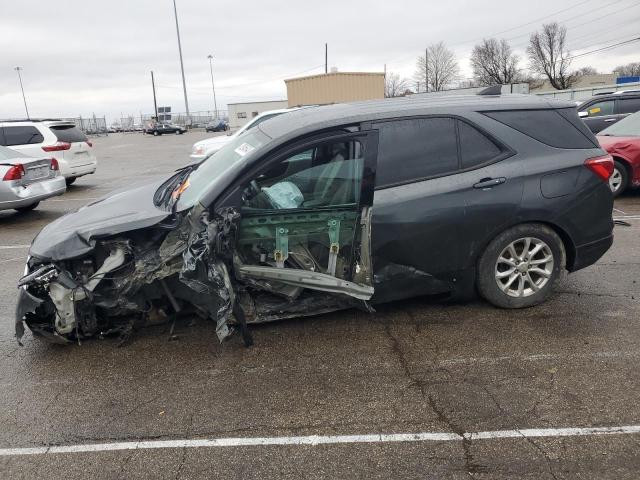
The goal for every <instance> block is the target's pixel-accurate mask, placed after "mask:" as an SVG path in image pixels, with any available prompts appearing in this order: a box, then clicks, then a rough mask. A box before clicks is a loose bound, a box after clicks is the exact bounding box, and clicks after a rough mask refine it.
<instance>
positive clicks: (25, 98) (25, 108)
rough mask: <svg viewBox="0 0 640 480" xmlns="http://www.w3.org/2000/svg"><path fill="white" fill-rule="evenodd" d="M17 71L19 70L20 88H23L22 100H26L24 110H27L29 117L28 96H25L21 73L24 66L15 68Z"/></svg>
mask: <svg viewBox="0 0 640 480" xmlns="http://www.w3.org/2000/svg"><path fill="white" fill-rule="evenodd" d="M14 70H15V71H16V72H18V80H19V81H20V90H22V100H23V101H24V110H25V112H27V118H29V109H28V108H27V97H25V96H24V87H23V86H22V75H20V70H22V67H16V68H14Z"/></svg>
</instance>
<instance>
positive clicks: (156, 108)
mask: <svg viewBox="0 0 640 480" xmlns="http://www.w3.org/2000/svg"><path fill="white" fill-rule="evenodd" d="M151 88H152V89H153V109H154V110H155V112H156V122H157V121H158V102H157V101H156V82H155V81H154V79H153V70H151Z"/></svg>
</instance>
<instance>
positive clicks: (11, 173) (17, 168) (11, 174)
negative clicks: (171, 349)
mask: <svg viewBox="0 0 640 480" xmlns="http://www.w3.org/2000/svg"><path fill="white" fill-rule="evenodd" d="M22 177H24V167H23V166H22V164H21V163H16V164H15V165H12V166H11V168H10V169H9V170H7V173H5V174H4V177H2V180H6V181H10V180H20V179H21V178H22Z"/></svg>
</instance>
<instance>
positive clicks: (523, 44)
mask: <svg viewBox="0 0 640 480" xmlns="http://www.w3.org/2000/svg"><path fill="white" fill-rule="evenodd" d="M620 1H622V0H617V1H615V2H612V3H609V4H607V5H605V6H609V5H612V4H614V3H619V2H620ZM639 5H640V4H635V5H631V6H627V7H624V8H621V9H618V10H614V11H613V12H610V13H607V14H606V15H601V16H599V17H598V18H594V19H592V20H588V21H586V22H583V23H579V24H578V25H573V26H569V27H567V31H570V30H573V29H575V28H578V27H582V26H584V25H587V24H589V23H593V22H597V21H600V20H601V19H603V18H605V17H609V16H611V15H614V14H616V13H620V12H626V11H627V10H628V9H630V8H633V7H637V6H639ZM588 13H589V14H590V13H592V12H588ZM574 18H577V17H574ZM610 29H611V27H606V28H604V29H603V30H610ZM596 33H597V32H589V35H588V36H593V35H594V34H596ZM528 35H531V32H529V33H525V34H522V35H517V36H515V37H511V38H508V39H506V40H507V41H511V40H514V39H516V38H521V37H526V36H528ZM584 37H585V36H584V35H583V36H581V37H579V38H584ZM528 43H529V41H528V40H524V41H520V42H517V43H515V44H512V48H521V47H524V46H525V45H527V44H528Z"/></svg>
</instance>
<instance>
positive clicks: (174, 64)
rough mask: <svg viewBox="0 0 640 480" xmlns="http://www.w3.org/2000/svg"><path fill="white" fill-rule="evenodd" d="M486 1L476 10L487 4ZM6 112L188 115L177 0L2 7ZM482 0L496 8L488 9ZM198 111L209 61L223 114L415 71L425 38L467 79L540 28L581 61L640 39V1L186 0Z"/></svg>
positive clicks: (83, 0)
mask: <svg viewBox="0 0 640 480" xmlns="http://www.w3.org/2000/svg"><path fill="white" fill-rule="evenodd" d="M481 4H482V5H484V6H480V5H481ZM0 5H1V8H0V51H1V52H2V55H0V118H7V117H18V116H23V115H24V107H23V104H22V97H21V95H20V89H19V84H18V78H17V75H16V72H15V71H14V67H15V66H17V65H19V66H21V67H22V68H23V69H24V70H23V71H22V74H23V81H24V88H25V92H26V94H27V102H28V106H29V110H30V114H31V116H34V117H36V116H78V115H83V116H85V115H89V114H91V113H92V112H95V113H96V115H98V116H102V115H106V116H107V117H108V119H109V120H111V119H113V118H114V117H116V116H119V115H120V112H122V113H123V114H125V115H127V114H136V115H139V113H140V112H145V113H149V112H152V111H153V97H152V92H151V82H150V74H149V72H150V71H151V70H153V71H154V72H155V75H156V85H157V93H158V104H159V105H170V106H172V107H173V110H174V111H184V99H183V96H182V84H181V79H180V65H179V60H178V47H177V42H176V32H175V20H174V15H173V4H172V0H106V1H98V0H56V1H52V0H21V1H19V2H13V1H9V0H0ZM487 5H491V7H488V6H487ZM177 6H178V18H179V21H180V32H181V36H182V50H183V54H184V63H185V76H186V80H187V93H188V97H189V106H190V109H191V111H202V110H212V109H213V99H212V94H211V78H210V74H209V63H208V60H207V55H208V54H212V55H213V56H214V80H215V81H216V93H217V99H218V108H226V104H227V103H229V102H231V103H233V102H242V101H252V100H273V99H283V98H285V97H286V89H285V85H284V81H283V79H284V78H289V77H295V76H301V75H304V74H313V73H321V72H323V71H324V43H325V42H328V43H329V66H330V67H331V66H335V67H337V68H338V69H339V70H341V71H383V69H384V65H385V63H386V64H387V70H388V71H391V72H397V73H399V74H401V75H403V76H407V77H411V75H412V74H413V71H414V66H415V60H416V57H417V56H418V55H420V54H421V53H422V52H423V51H424V47H425V46H426V45H428V44H430V43H434V42H438V41H444V42H445V43H446V44H447V45H448V46H450V47H451V48H452V49H453V50H454V51H455V53H456V56H457V59H458V61H459V63H460V69H461V73H462V75H463V76H470V71H469V66H468V57H469V54H470V51H471V49H472V48H473V45H474V43H476V42H477V41H478V40H480V39H482V38H483V37H497V38H505V39H507V40H509V42H510V43H511V45H512V46H513V48H514V49H515V50H516V51H518V52H519V53H520V54H521V56H522V62H521V66H522V67H526V63H527V62H526V59H525V58H524V48H525V47H526V43H527V40H528V37H529V34H530V33H531V32H532V31H534V30H535V29H537V28H539V27H540V25H541V24H542V23H544V22H549V21H553V20H555V21H559V22H561V23H564V24H565V25H566V26H567V28H568V40H569V46H570V48H571V50H572V52H573V53H574V54H578V53H582V52H587V51H590V50H593V49H596V48H598V47H602V46H607V45H611V44H613V43H617V42H619V41H623V40H626V39H629V38H633V37H634V36H637V35H638V34H639V33H640V32H639V31H638V25H640V0H582V1H578V0H537V1H535V2H532V1H527V2H513V1H512V0H510V1H499V0H492V1H489V2H476V1H471V0H468V1H463V0H447V1H446V2H442V1H441V0H438V1H426V0H421V1H420V0H416V1H413V0H407V1H403V0H393V1H390V0H380V1H378V0H367V1H360V0H341V1H338V0H319V1H311V0H298V1H294V0H287V1H284V0H269V1H264V0H238V1H229V0H227V1H224V2H223V1H214V0H177ZM632 61H640V43H636V44H632V45H630V46H625V47H621V48H617V49H612V50H609V51H605V52H602V53H597V54H592V55H587V56H584V57H581V58H580V59H576V61H575V62H574V66H575V67H582V66H585V65H590V66H593V67H595V68H597V69H598V70H599V71H602V72H610V71H611V69H612V68H614V67H615V66H617V65H619V64H623V63H628V62H632Z"/></svg>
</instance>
